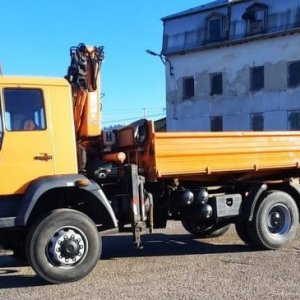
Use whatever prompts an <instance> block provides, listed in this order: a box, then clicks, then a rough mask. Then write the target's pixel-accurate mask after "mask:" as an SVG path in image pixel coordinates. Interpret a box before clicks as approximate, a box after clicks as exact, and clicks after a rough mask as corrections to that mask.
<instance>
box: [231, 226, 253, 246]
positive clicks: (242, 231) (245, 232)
mask: <svg viewBox="0 0 300 300" xmlns="http://www.w3.org/2000/svg"><path fill="white" fill-rule="evenodd" d="M249 227H250V223H249V221H247V220H237V221H236V223H235V230H236V232H237V234H238V236H239V238H240V239H241V240H242V241H243V242H244V243H245V244H247V245H253V240H252V238H251V235H250V233H249Z"/></svg>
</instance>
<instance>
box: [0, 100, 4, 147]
mask: <svg viewBox="0 0 300 300" xmlns="http://www.w3.org/2000/svg"><path fill="white" fill-rule="evenodd" d="M2 139H3V125H2V110H1V103H0V145H1V144H2Z"/></svg>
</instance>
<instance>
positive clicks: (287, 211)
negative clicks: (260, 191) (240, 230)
mask: <svg viewBox="0 0 300 300" xmlns="http://www.w3.org/2000/svg"><path fill="white" fill-rule="evenodd" d="M298 222H299V212H298V207H297V205H296V203H295V201H294V199H293V198H292V197H291V196H290V195H289V194H287V193H285V192H282V191H270V192H268V193H267V194H266V196H265V198H263V200H262V201H261V202H260V203H259V205H258V207H257V209H256V213H255V215H254V220H253V222H251V227H250V228H249V230H251V237H253V239H254V242H256V244H257V245H258V246H260V247H261V248H263V249H270V250H271V249H278V248H281V247H284V246H286V245H288V244H290V243H291V242H292V241H293V239H294V238H295V236H296V233H297V226H298Z"/></svg>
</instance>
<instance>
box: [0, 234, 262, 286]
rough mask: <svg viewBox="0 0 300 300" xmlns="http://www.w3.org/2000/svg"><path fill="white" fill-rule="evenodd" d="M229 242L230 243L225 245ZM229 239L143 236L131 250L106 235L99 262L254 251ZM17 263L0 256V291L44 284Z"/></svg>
mask: <svg viewBox="0 0 300 300" xmlns="http://www.w3.org/2000/svg"><path fill="white" fill-rule="evenodd" d="M228 240H230V243H229V242H228ZM233 242H234V241H232V239H231V238H230V237H229V239H226V238H224V237H221V238H218V239H214V240H213V239H204V240H203V239H202V240H196V239H193V238H192V236H191V235H189V234H163V233H155V234H151V235H149V234H145V235H143V236H142V245H143V247H144V248H143V249H142V250H139V249H136V248H135V247H133V243H132V236H131V235H129V234H120V233H115V234H108V235H104V236H103V237H102V243H103V250H102V255H101V259H105V260H110V259H114V258H123V257H147V256H149V257H154V256H171V255H194V254H220V253H239V252H249V251H257V249H255V248H253V247H250V246H247V245H245V244H243V243H242V242H239V241H237V244H233ZM26 266H27V264H26V263H20V262H18V261H17V260H15V259H14V258H13V256H11V255H3V256H0V289H9V288H22V287H32V286H42V285H47V284H48V283H47V282H45V281H44V280H42V279H41V278H39V277H38V276H36V275H25V274H24V272H23V271H22V267H26Z"/></svg>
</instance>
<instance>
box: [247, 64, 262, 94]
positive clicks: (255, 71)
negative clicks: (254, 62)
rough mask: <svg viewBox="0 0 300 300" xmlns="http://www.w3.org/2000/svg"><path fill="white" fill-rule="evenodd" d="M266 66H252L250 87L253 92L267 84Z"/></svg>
mask: <svg viewBox="0 0 300 300" xmlns="http://www.w3.org/2000/svg"><path fill="white" fill-rule="evenodd" d="M264 71H265V68H264V67H263V66H261V67H253V68H250V89H251V91H253V92H257V91H260V90H262V89H263V88H264V86H265V74H264Z"/></svg>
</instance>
